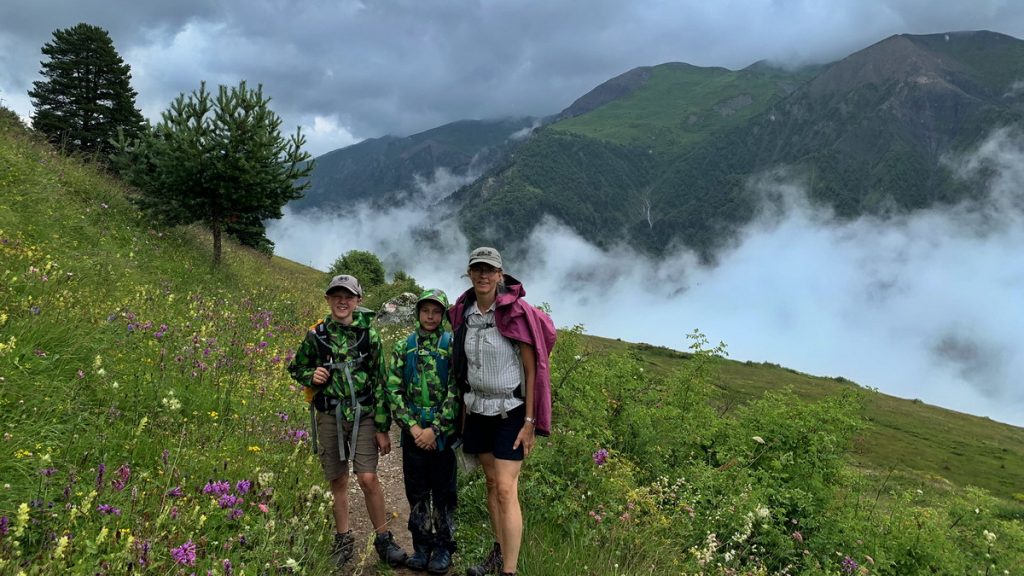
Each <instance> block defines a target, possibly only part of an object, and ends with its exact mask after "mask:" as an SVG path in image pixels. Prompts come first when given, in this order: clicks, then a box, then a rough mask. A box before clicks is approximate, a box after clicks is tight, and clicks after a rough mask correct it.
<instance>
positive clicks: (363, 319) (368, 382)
mask: <svg viewBox="0 0 1024 576" xmlns="http://www.w3.org/2000/svg"><path fill="white" fill-rule="evenodd" d="M352 314H353V320H352V324H351V325H349V326H345V325H342V324H340V323H338V322H336V321H334V319H333V318H331V317H330V316H328V317H327V318H325V319H324V320H323V321H322V323H323V324H324V325H325V327H326V332H327V343H328V345H329V346H330V349H331V351H332V356H333V357H332V360H333V361H334V362H344V361H346V360H348V359H349V358H350V357H351V356H358V355H359V350H360V347H359V346H358V342H359V338H360V337H362V338H369V339H370V346H369V348H370V352H369V356H368V357H367V358H366V359H365V360H363V362H362V364H360V365H359V366H358V367H357V368H354V369H353V370H352V383H353V385H354V386H355V392H356V397H357V398H363V397H364V396H368V398H367V400H365V401H364V402H361V404H362V405H363V414H366V409H367V408H370V409H371V413H372V414H373V420H374V423H375V424H376V426H377V430H378V431H380V432H387V431H388V430H389V429H390V428H391V414H390V413H389V411H388V402H387V392H386V390H385V383H386V381H387V367H386V365H385V362H384V357H383V354H382V344H381V339H380V333H379V332H377V329H376V328H375V327H374V326H373V317H374V313H373V312H371V311H370V310H366V309H363V308H360V309H357V310H356V311H355V312H353V313H352ZM319 324H320V323H317V324H316V325H314V326H313V327H312V328H310V329H309V332H307V333H306V337H305V339H303V340H302V344H300V345H299V349H298V350H296V351H295V359H294V360H292V363H291V364H289V365H288V373H289V374H291V376H292V378H294V379H295V380H296V381H297V382H298V383H299V384H302V385H303V386H306V387H311V388H314V386H313V384H312V382H313V372H314V371H315V370H316V367H317V366H319V365H321V364H323V363H324V362H327V359H326V358H320V357H319V353H318V348H317V336H316V332H315V329H316V326H318V325H319ZM315 388H317V391H318V392H320V391H322V392H323V393H324V394H325V395H326V396H330V397H334V398H338V399H340V400H341V401H342V403H341V404H340V405H339V406H340V407H341V410H342V416H343V417H344V418H345V420H347V421H349V422H351V421H352V420H353V419H354V418H355V410H354V409H353V407H352V406H350V404H351V400H350V394H349V390H348V383H347V382H346V381H345V371H344V370H342V369H335V370H332V371H331V378H330V379H329V380H328V381H327V384H326V385H325V386H318V387H315Z"/></svg>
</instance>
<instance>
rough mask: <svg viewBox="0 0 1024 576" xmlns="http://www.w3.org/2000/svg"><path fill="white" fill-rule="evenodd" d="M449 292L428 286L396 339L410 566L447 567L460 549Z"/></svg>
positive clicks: (394, 382) (396, 405) (391, 385)
mask: <svg viewBox="0 0 1024 576" xmlns="http://www.w3.org/2000/svg"><path fill="white" fill-rule="evenodd" d="M447 309H448V297H447V296H446V295H445V293H444V292H442V291H441V290H426V291H425V292H423V293H422V294H421V295H420V297H419V300H417V302H416V312H415V314H416V329H415V330H414V331H413V332H412V333H411V334H409V336H408V337H407V338H405V339H403V340H400V341H399V342H397V343H396V344H395V349H394V355H393V357H392V362H391V374H390V375H389V377H388V398H389V400H390V403H391V408H392V410H393V411H394V416H395V420H396V421H397V422H398V424H399V425H400V426H401V427H402V466H403V467H402V473H403V476H404V479H405V495H406V497H407V498H408V499H409V531H410V532H411V533H412V542H413V550H414V552H413V555H412V556H410V557H409V559H408V561H407V562H406V566H407V567H409V568H411V569H412V570H420V571H422V570H427V571H428V572H430V573H432V574H444V573H446V572H448V569H449V568H450V567H451V563H452V553H454V552H455V506H456V500H457V487H456V482H455V451H454V450H452V446H451V441H452V439H453V438H452V432H453V431H454V429H455V413H456V398H457V396H456V390H455V384H454V382H455V379H454V378H451V379H449V378H448V359H449V356H450V354H451V345H452V334H451V332H448V331H446V330H444V326H443V324H442V323H443V321H444V315H445V311H446V310H447Z"/></svg>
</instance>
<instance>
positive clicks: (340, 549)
mask: <svg viewBox="0 0 1024 576" xmlns="http://www.w3.org/2000/svg"><path fill="white" fill-rule="evenodd" d="M355 552H356V539H355V537H354V536H352V531H351V530H349V531H348V532H344V533H337V532H335V533H334V542H332V543H331V562H334V565H335V566H337V567H338V568H341V567H342V566H344V565H345V563H346V562H348V561H349V560H351V559H352V556H353V555H354V554H355Z"/></svg>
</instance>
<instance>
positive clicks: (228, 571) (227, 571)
mask: <svg viewBox="0 0 1024 576" xmlns="http://www.w3.org/2000/svg"><path fill="white" fill-rule="evenodd" d="M221 566H223V567H224V576H231V575H232V574H233V573H234V572H233V568H234V567H233V566H232V565H231V560H228V559H227V558H225V559H224V562H222V563H221Z"/></svg>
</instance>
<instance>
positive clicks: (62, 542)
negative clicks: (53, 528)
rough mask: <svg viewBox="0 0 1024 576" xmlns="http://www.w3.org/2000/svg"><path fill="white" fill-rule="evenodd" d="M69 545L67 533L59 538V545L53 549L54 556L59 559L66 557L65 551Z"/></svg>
mask: <svg viewBox="0 0 1024 576" xmlns="http://www.w3.org/2000/svg"><path fill="white" fill-rule="evenodd" d="M67 547H68V536H67V534H65V535H63V536H61V537H60V538H58V539H57V545H56V546H55V547H54V549H53V557H54V558H57V559H58V560H59V559H61V558H63V557H64V551H65V550H66V549H67Z"/></svg>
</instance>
